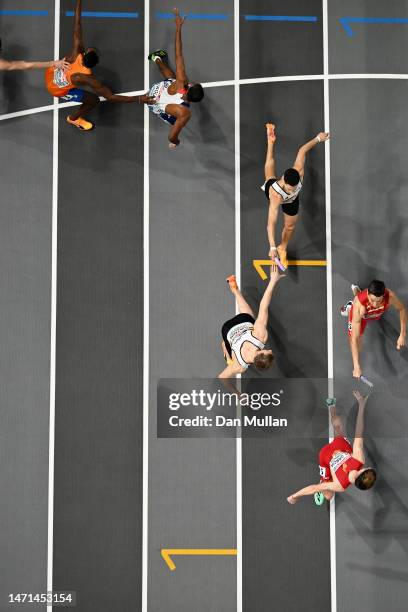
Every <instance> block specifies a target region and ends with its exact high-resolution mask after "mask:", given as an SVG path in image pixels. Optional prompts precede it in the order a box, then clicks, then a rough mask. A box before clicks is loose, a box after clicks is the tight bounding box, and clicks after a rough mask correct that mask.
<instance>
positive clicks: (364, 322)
mask: <svg viewBox="0 0 408 612" xmlns="http://www.w3.org/2000/svg"><path fill="white" fill-rule="evenodd" d="M381 317H382V315H380V316H379V317H372V318H370V319H361V324H360V336H362V335H363V334H364V330H365V328H366V327H367V323H368V322H369V321H379V320H380V319H381ZM352 321H353V306H352V307H351V308H350V310H349V314H348V326H347V327H348V335H349V336H351V330H352Z"/></svg>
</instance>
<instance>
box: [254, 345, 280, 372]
mask: <svg viewBox="0 0 408 612" xmlns="http://www.w3.org/2000/svg"><path fill="white" fill-rule="evenodd" d="M274 359H275V357H274V355H273V353H272V351H270V350H265V349H263V350H260V351H257V352H256V354H255V357H254V362H253V363H254V366H255V367H256V369H257V370H267V369H268V368H270V367H271V365H272V364H273V361H274Z"/></svg>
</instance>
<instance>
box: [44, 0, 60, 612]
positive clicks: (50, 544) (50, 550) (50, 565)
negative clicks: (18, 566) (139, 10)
mask: <svg viewBox="0 0 408 612" xmlns="http://www.w3.org/2000/svg"><path fill="white" fill-rule="evenodd" d="M59 39H60V0H55V22H54V59H58V58H59ZM58 116H59V115H58V100H56V99H55V100H54V104H53V126H52V130H53V135H52V147H53V148H52V213H51V214H52V220H51V223H52V230H51V333H50V417H49V432H48V438H49V439H48V539H47V591H52V590H53V569H54V458H55V359H56V330H57V236H58ZM47 610H48V611H49V612H52V605H47Z"/></svg>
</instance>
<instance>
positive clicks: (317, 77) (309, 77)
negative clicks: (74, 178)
mask: <svg viewBox="0 0 408 612" xmlns="http://www.w3.org/2000/svg"><path fill="white" fill-rule="evenodd" d="M325 79H327V80H329V81H331V80H345V81H346V80H348V79H361V80H370V79H374V80H375V79H378V80H381V79H388V80H401V81H406V80H408V74H326V75H324V74H306V75H292V76H275V77H264V78H259V79H238V80H235V79H233V80H230V81H210V82H208V83H202V85H203V87H204V89H209V88H211V87H232V86H234V85H235V84H236V83H238V84H239V85H258V84H261V83H285V82H289V83H290V82H294V81H323V80H325ZM148 89H149V83H148V82H147V81H146V80H145V88H144V89H137V90H135V91H126V92H122V93H120V94H118V95H122V96H140V95H142V94H144V93H146V91H147V90H148ZM99 99H100V100H101V102H104V101H105V98H103V97H102V96H100V98H99ZM78 105H79V103H78V102H61V103H60V104H59V105H58V109H62V108H69V107H70V106H78ZM54 108H55V104H48V105H46V106H38V107H36V108H29V109H26V110H21V111H16V112H15V113H6V114H4V115H0V121H6V120H7V119H16V118H18V117H25V116H26V115H36V114H37V113H45V112H47V111H51V110H54Z"/></svg>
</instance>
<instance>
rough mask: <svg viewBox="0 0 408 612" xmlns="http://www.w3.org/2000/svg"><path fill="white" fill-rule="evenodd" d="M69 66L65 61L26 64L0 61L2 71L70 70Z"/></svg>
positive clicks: (24, 62)
mask: <svg viewBox="0 0 408 612" xmlns="http://www.w3.org/2000/svg"><path fill="white" fill-rule="evenodd" d="M68 66H69V64H68V62H66V61H65V60H56V61H55V62H54V61H51V62H26V61H24V60H21V61H20V60H18V61H10V62H9V61H7V60H3V59H0V70H35V69H39V70H41V69H44V68H68Z"/></svg>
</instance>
